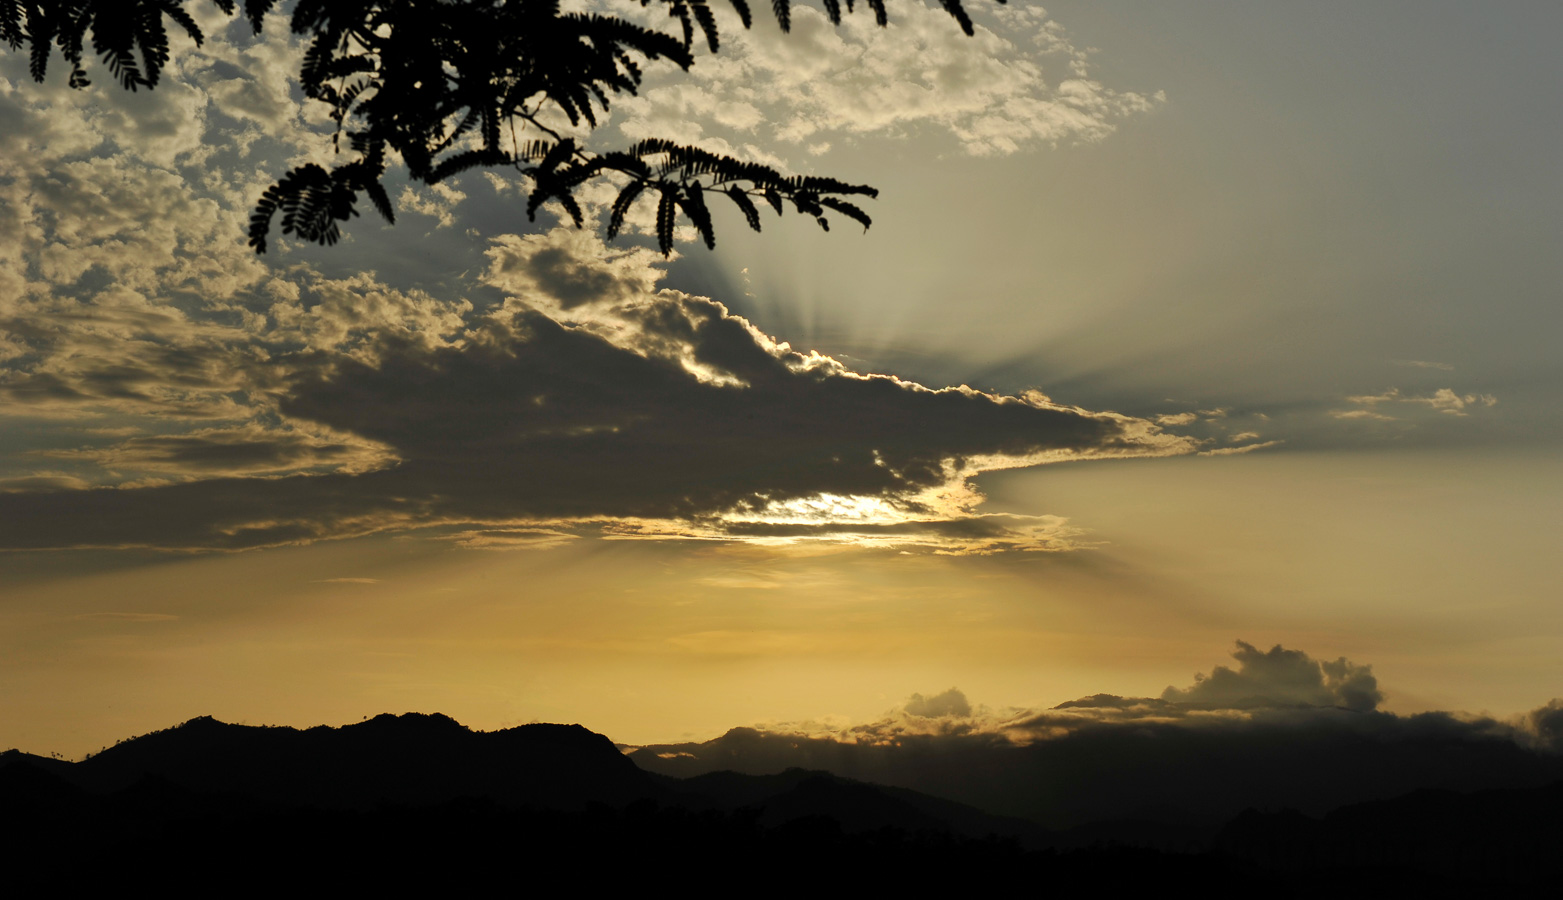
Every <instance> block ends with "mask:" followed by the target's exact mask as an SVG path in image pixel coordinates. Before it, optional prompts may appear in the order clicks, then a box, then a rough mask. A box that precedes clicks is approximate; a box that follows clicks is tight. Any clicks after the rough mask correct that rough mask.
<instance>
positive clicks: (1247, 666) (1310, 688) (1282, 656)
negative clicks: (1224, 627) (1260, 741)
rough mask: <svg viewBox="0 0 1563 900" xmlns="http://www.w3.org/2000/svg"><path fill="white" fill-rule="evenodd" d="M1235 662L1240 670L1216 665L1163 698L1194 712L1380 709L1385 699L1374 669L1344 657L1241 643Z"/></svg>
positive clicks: (1169, 691) (1234, 656) (1235, 655)
mask: <svg viewBox="0 0 1563 900" xmlns="http://www.w3.org/2000/svg"><path fill="white" fill-rule="evenodd" d="M1232 658H1233V659H1236V660H1237V662H1238V667H1237V668H1236V669H1232V668H1228V667H1227V666H1216V667H1215V668H1214V669H1213V670H1211V672H1210V674H1209V675H1205V674H1203V673H1200V674H1196V675H1195V676H1194V684H1193V685H1191V686H1190V687H1188V688H1174V687H1169V688H1167V690H1165V691H1163V692H1162V695H1161V699H1162V700H1165V701H1167V702H1168V703H1173V704H1178V705H1181V706H1185V707H1188V708H1189V709H1257V708H1272V709H1273V708H1286V707H1313V706H1338V707H1340V708H1342V709H1355V710H1371V709H1375V708H1376V707H1377V706H1378V704H1379V702H1380V701H1381V700H1383V699H1384V695H1383V694H1381V693H1379V690H1378V681H1377V680H1376V679H1375V678H1374V677H1373V667H1372V666H1359V665H1356V664H1354V663H1352V662H1350V661H1348V660H1347V659H1346V658H1345V657H1341V658H1340V659H1337V660H1335V661H1333V662H1331V661H1328V660H1323V661H1321V660H1315V659H1313V658H1312V657H1310V656H1309V655H1308V654H1306V653H1304V652H1302V651H1301V650H1287V649H1285V648H1284V647H1282V646H1281V645H1280V644H1276V645H1275V646H1274V647H1271V648H1270V649H1269V650H1268V651H1261V650H1260V649H1258V648H1257V647H1255V646H1254V645H1253V644H1249V643H1246V642H1244V641H1238V642H1237V650H1236V651H1235V652H1234V653H1233V654H1232Z"/></svg>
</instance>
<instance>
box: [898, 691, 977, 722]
mask: <svg viewBox="0 0 1563 900" xmlns="http://www.w3.org/2000/svg"><path fill="white" fill-rule="evenodd" d="M905 709H906V713H907V715H911V716H922V717H924V718H930V719H935V718H943V717H945V716H969V715H971V704H970V703H968V702H967V701H966V695H965V694H963V693H961V692H960V690H959V689H958V688H950V689H949V690H947V691H945V692H944V693H942V694H934V695H933V696H931V697H924V696H923V695H922V694H913V695H912V696H911V697H910V698H908V699H907V701H906V706H905Z"/></svg>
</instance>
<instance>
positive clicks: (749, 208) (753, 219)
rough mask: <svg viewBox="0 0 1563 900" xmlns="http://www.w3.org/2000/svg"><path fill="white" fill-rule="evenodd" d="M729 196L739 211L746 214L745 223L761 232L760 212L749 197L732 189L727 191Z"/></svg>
mask: <svg viewBox="0 0 1563 900" xmlns="http://www.w3.org/2000/svg"><path fill="white" fill-rule="evenodd" d="M727 196H728V197H731V198H732V201H733V205H734V206H737V207H738V209H739V211H740V212H742V213H743V214H744V221H745V222H748V223H749V227H750V228H752V229H754V230H755V231H759V230H760V211H759V210H758V209H755V208H754V203H753V201H751V200H750V199H749V195H748V194H745V193H744V192H743V191H742V190H740V189H739V188H736V187H730V188H728V189H727Z"/></svg>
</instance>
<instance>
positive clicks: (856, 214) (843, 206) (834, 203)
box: [819, 197, 874, 231]
mask: <svg viewBox="0 0 1563 900" xmlns="http://www.w3.org/2000/svg"><path fill="white" fill-rule="evenodd" d="M819 202H820V205H821V206H828V207H830V208H831V209H833V210H835V211H836V212H839V213H841V214H842V215H844V216H846V217H848V218H850V219H853V220H854V221H856V222H858V223H859V224H861V225H862V226H863V230H864V231H867V230H868V226H870V225H872V224H874V220H872V219H870V218H869V217H868V213H866V212H863V211H862V210H861V209H858V208H857V207H856V206H853V205H852V204H850V203H848V202H847V201H845V200H837V199H836V198H834V197H821V198H819Z"/></svg>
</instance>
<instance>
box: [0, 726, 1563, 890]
mask: <svg viewBox="0 0 1563 900" xmlns="http://www.w3.org/2000/svg"><path fill="white" fill-rule="evenodd" d="M1560 809H1563V782H1558V783H1554V784H1551V785H1550V786H1545V787H1539V788H1516V789H1495V790H1486V791H1478V792H1474V793H1457V792H1453V791H1420V792H1416V793H1412V794H1409V795H1405V796H1402V797H1399V798H1395V799H1392V800H1384V801H1378V802H1372V803H1359V804H1352V805H1349V806H1345V807H1342V808H1340V809H1337V810H1335V811H1333V812H1330V813H1329V814H1327V815H1325V816H1323V817H1322V818H1315V817H1309V816H1305V815H1303V814H1301V813H1297V812H1295V811H1289V810H1288V811H1275V812H1258V811H1255V810H1249V811H1247V812H1244V813H1243V814H1241V815H1239V816H1237V817H1236V818H1234V819H1232V820H1230V821H1228V822H1227V823H1226V824H1225V825H1223V826H1221V827H1220V828H1219V829H1216V830H1211V831H1209V832H1206V833H1204V834H1194V833H1191V832H1189V831H1188V830H1186V829H1183V830H1180V829H1176V828H1168V827H1164V826H1162V825H1160V824H1158V823H1156V822H1146V821H1139V822H1110V823H1095V824H1093V825H1090V826H1086V827H1081V828H1075V829H1071V830H1067V831H1057V830H1049V829H1047V828H1044V827H1042V826H1041V825H1038V824H1036V823H1034V822H1031V821H1028V820H1024V819H1018V818H1005V817H1000V816H994V815H990V814H988V813H985V812H983V811H982V810H979V809H977V808H975V807H972V806H967V805H964V804H961V803H956V802H953V801H949V800H943V799H939V798H937V797H933V796H929V795H927V794H923V793H919V792H916V791H912V790H907V789H904V788H893V787H884V786H881V785H875V784H870V783H866V782H861V781H853V780H850V779H846V778H841V777H838V776H835V775H831V774H829V773H826V772H820V771H808V770H804V769H789V770H787V771H785V772H781V773H779V774H771V775H743V774H739V773H735V772H713V773H709V774H705V775H701V776H698V777H694V778H688V779H678V778H671V777H668V776H665V775H656V774H652V773H649V772H646V771H643V770H642V769H640V768H639V767H637V766H636V765H635V764H634V762H632V761H631V760H630V759H629V758H628V757H626V756H625V755H624V754H623V753H621V752H620V751H619V749H618V748H616V747H615V746H614V745H613V744H612V742H610V741H609V740H608V739H607V738H606V737H603V736H602V735H599V734H595V733H593V732H591V731H588V730H587V729H585V728H582V727H581V726H579V725H524V726H520V727H518V728H510V729H505V730H502V731H494V732H474V731H470V730H468V729H467V728H465V727H463V726H462V725H460V724H459V723H457V722H456V721H454V720H452V719H450V718H448V717H445V716H440V715H420V714H408V715H403V716H390V715H382V716H377V717H376V718H374V719H371V720H368V721H365V722H362V723H358V724H354V725H348V726H344V727H341V728H328V727H325V726H320V727H316V728H311V729H307V730H299V729H294V728H271V727H251V726H244V725H228V724H224V723H222V722H218V721H216V720H214V719H211V718H199V719H192V720H190V721H189V722H186V723H184V724H183V725H180V726H178V727H175V728H171V729H168V730H165V731H159V732H155V733H153V734H149V735H145V736H142V737H139V738H135V739H132V740H129V741H125V742H122V743H120V744H117V745H115V746H114V747H112V748H109V749H107V750H105V751H104V752H102V753H99V754H97V755H96V756H92V757H90V758H88V759H86V760H83V761H81V762H75V763H72V762H64V761H61V760H57V759H49V758H45V757H39V756H33V755H30V754H26V753H21V752H19V751H15V750H10V751H6V752H5V753H3V754H0V848H3V849H0V857H3V858H4V859H5V860H6V875H7V880H8V882H9V883H11V884H14V885H19V886H22V887H31V888H36V889H49V890H52V891H59V890H70V889H73V888H82V887H108V886H116V887H122V886H125V885H130V884H138V883H147V884H154V883H155V884H158V885H160V886H163V887H166V888H173V889H180V888H184V889H201V890H219V891H221V890H227V889H234V888H245V887H262V888H265V887H272V888H278V887H281V888H298V887H301V886H304V885H306V884H307V885H309V886H310V887H311V888H314V889H319V888H328V887H333V886H335V887H340V888H351V889H355V890H361V889H363V888H365V887H396V888H400V889H406V888H408V887H418V888H427V889H440V890H450V889H461V888H473V887H485V886H492V885H494V884H495V879H496V878H497V879H505V880H506V881H507V883H508V882H510V881H515V880H518V879H527V880H530V879H532V878H534V877H536V876H538V875H541V874H543V873H549V875H551V876H554V877H560V876H562V877H568V878H570V879H572V880H573V881H575V882H577V883H578V884H579V885H580V886H582V887H586V886H588V885H590V886H592V887H599V888H600V887H605V886H606V887H618V888H628V889H636V890H644V889H646V888H652V887H657V888H663V887H672V886H683V887H684V889H686V890H692V891H695V890H701V886H702V885H705V886H708V887H709V886H716V885H721V884H726V885H739V884H746V883H747V884H755V883H756V879H765V881H762V882H760V883H770V882H772V881H774V880H775V879H776V878H778V877H783V878H784V879H785V881H786V882H787V883H794V882H795V881H796V880H797V879H828V880H829V883H830V884H832V885H836V886H838V888H839V889H846V888H848V887H855V888H875V889H883V888H886V887H913V886H915V887H919V888H922V889H924V890H927V889H929V888H948V889H954V888H961V889H963V890H970V889H971V888H972V887H973V886H976V885H984V884H993V885H1001V884H1012V883H1014V879H1016V878H1021V879H1041V880H1043V881H1045V882H1046V883H1047V884H1048V885H1049V886H1050V887H1051V888H1053V889H1055V890H1056V889H1068V888H1079V889H1087V888H1088V889H1091V890H1094V891H1102V890H1105V891H1108V892H1113V891H1115V890H1119V889H1122V890H1128V889H1165V888H1166V887H1167V886H1169V885H1170V884H1174V883H1184V884H1190V885H1193V884H1198V885H1199V886H1201V887H1202V888H1203V889H1205V890H1206V891H1207V892H1211V893H1215V894H1216V895H1218V896H1219V895H1222V892H1223V891H1225V890H1228V889H1230V890H1232V891H1240V890H1242V887H1241V886H1242V885H1245V884H1246V885H1250V886H1252V885H1254V884H1256V883H1263V884H1265V885H1266V889H1267V891H1269V892H1270V893H1272V894H1277V895H1279V896H1303V895H1305V894H1309V893H1313V892H1317V891H1319V890H1325V889H1328V890H1331V891H1334V892H1335V893H1337V894H1345V895H1347V896H1351V895H1355V894H1359V893H1368V892H1382V891H1395V892H1405V891H1411V890H1414V891H1417V892H1418V893H1420V894H1423V895H1439V896H1445V895H1449V896H1452V895H1460V894H1463V895H1469V894H1471V893H1473V892H1475V893H1487V892H1491V891H1494V890H1498V889H1508V888H1516V887H1526V886H1535V885H1539V884H1541V883H1542V880H1543V879H1544V878H1547V879H1550V878H1551V877H1552V872H1553V871H1554V869H1555V866H1556V860H1557V859H1558V858H1563V816H1560V815H1559V814H1558V811H1559V810H1560ZM89 861H90V863H91V864H90V865H87V864H85V863H87V862H89ZM1256 880H1262V881H1256ZM807 883H809V882H808V881H803V882H798V885H799V886H802V885H803V884H807ZM1226 886H1230V887H1226ZM778 889H780V884H778ZM834 892H835V891H833V893H834Z"/></svg>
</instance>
